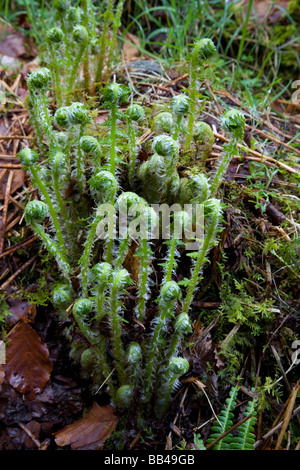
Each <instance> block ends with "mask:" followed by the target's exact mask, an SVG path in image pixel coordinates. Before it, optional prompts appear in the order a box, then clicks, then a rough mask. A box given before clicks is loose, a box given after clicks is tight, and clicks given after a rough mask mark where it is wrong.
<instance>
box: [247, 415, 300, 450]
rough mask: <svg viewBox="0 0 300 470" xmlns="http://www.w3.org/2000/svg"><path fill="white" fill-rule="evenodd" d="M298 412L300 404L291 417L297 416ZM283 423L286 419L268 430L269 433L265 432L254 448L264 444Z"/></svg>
mask: <svg viewBox="0 0 300 470" xmlns="http://www.w3.org/2000/svg"><path fill="white" fill-rule="evenodd" d="M298 413H300V406H298V408H296V409H295V411H294V412H293V413H292V415H291V418H294V417H295V416H297V415H298ZM283 423H284V421H281V422H280V423H279V424H277V425H276V426H275V427H274V428H272V429H271V430H270V431H269V432H267V434H265V435H264V436H263V437H262V438H261V439H260V440H259V441H256V442H255V444H254V448H255V449H256V448H257V447H259V446H260V445H261V444H263V443H264V442H265V441H266V440H267V439H269V438H270V437H272V436H273V435H274V434H275V432H277V431H278V430H279V429H280V428H281V427H282V425H283Z"/></svg>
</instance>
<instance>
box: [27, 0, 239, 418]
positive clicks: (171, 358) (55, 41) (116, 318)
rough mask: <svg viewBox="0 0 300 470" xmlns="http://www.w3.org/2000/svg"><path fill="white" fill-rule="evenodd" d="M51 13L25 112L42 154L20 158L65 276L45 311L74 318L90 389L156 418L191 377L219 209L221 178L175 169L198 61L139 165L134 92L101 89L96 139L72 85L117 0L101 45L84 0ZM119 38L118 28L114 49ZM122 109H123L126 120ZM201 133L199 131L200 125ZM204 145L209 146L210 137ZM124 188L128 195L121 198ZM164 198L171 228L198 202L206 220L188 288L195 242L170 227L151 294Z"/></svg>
mask: <svg viewBox="0 0 300 470" xmlns="http://www.w3.org/2000/svg"><path fill="white" fill-rule="evenodd" d="M123 3H124V2H123V1H121V0H120V1H119V2H118V6H117V23H118V24H119V21H120V15H121V10H122V7H123ZM54 8H55V10H56V16H57V20H58V23H59V25H58V27H57V28H56V29H53V30H51V31H49V33H48V35H47V41H48V46H49V51H50V57H51V63H50V67H49V69H48V68H43V69H41V70H38V71H34V72H32V73H31V75H30V76H29V77H28V86H29V91H30V95H29V106H30V111H31V114H32V118H33V119H32V121H33V124H34V126H35V130H36V135H37V138H38V143H39V150H40V151H39V154H38V153H37V152H35V151H34V150H32V149H29V148H25V149H23V150H22V151H21V153H20V159H21V162H22V163H23V164H24V166H25V167H26V169H27V170H28V171H29V172H30V175H31V177H32V183H33V186H34V187H35V188H36V189H37V191H38V194H39V197H40V199H41V201H29V202H28V204H27V207H26V210H25V219H26V222H27V223H28V224H31V226H32V228H33V230H34V231H35V232H36V233H37V234H38V235H39V237H40V239H41V240H42V242H43V243H44V245H45V247H46V248H47V250H48V251H49V253H50V254H51V255H52V256H53V257H54V258H55V260H56V263H57V266H58V269H59V271H60V272H61V278H60V282H59V284H58V285H55V288H54V289H53V304H54V306H55V307H56V308H57V311H58V315H59V317H60V318H61V319H62V318H65V317H66V315H67V314H69V315H70V318H71V326H70V328H69V330H68V331H66V334H67V336H68V338H69V339H70V340H71V342H72V349H71V354H72V357H74V359H76V360H78V361H80V363H81V365H82V368H83V369H84V370H85V372H86V373H90V374H91V376H92V377H93V378H94V381H95V383H94V384H93V386H94V387H95V389H97V388H99V385H100V384H99V382H100V381H101V383H102V382H103V383H105V385H106V391H107V392H108V393H109V394H110V397H111V402H112V404H113V405H114V406H116V407H120V408H121V409H122V410H126V409H127V410H130V406H131V404H132V400H136V401H137V403H139V406H140V407H142V408H143V411H144V413H147V412H151V411H154V413H156V415H157V416H159V417H162V416H164V415H165V413H167V410H168V405H169V403H170V401H171V399H172V394H173V392H174V391H175V390H176V389H177V388H178V386H179V385H180V382H179V379H180V376H181V375H183V374H185V373H186V372H187V371H188V369H189V363H188V362H187V361H186V359H184V358H182V357H181V355H180V354H181V347H182V342H183V339H184V337H185V335H187V334H189V333H191V330H192V324H191V321H190V318H189V313H190V310H191V304H192V300H193V298H194V295H195V292H196V288H197V285H198V283H199V280H200V276H201V272H202V268H203V265H204V263H205V262H206V258H207V255H208V253H209V250H210V248H211V246H212V245H213V243H214V240H215V237H216V232H217V227H218V225H219V222H220V220H221V213H222V210H221V203H220V201H219V200H218V199H217V198H216V197H215V195H216V194H215V192H214V194H212V191H211V185H212V184H213V185H215V183H216V181H217V182H218V184H219V183H220V182H221V179H222V177H223V173H224V172H223V171H222V172H219V173H217V175H216V176H215V177H214V178H213V183H211V179H210V178H209V177H208V176H206V175H204V174H202V173H199V172H193V171H192V172H190V173H188V174H185V176H181V175H180V174H179V172H178V165H179V161H180V157H181V156H182V155H184V149H183V147H182V142H183V140H184V136H185V135H187V140H189V139H192V138H193V131H194V118H195V110H196V107H195V104H196V102H195V99H196V95H197V93H196V89H195V86H196V75H195V73H196V72H195V70H194V68H193V67H194V66H196V59H195V60H194V61H193V64H192V69H193V70H192V72H191V73H192V75H193V76H192V78H191V83H192V87H191V96H190V97H187V96H186V95H181V96H180V97H179V98H177V99H174V100H173V102H172V103H171V105H170V113H166V114H165V115H164V116H160V118H159V119H158V117H156V118H155V120H154V121H155V122H154V124H152V125H153V127H154V128H155V129H156V131H155V135H154V137H153V139H152V140H151V141H150V149H151V150H150V151H151V153H152V156H151V157H150V158H149V159H148V160H147V161H146V162H145V163H140V162H139V160H138V158H137V150H138V147H137V142H136V140H137V139H136V135H137V134H136V133H137V132H138V130H139V125H140V122H142V121H143V120H144V116H145V113H144V110H143V108H142V107H141V106H140V105H136V104H135V103H133V100H131V103H130V105H129V106H128V98H129V94H130V93H131V90H129V89H128V88H127V87H126V86H124V85H122V84H119V83H117V82H116V81H115V80H113V82H112V83H107V84H106V86H105V87H104V89H103V93H102V95H101V98H102V102H103V105H104V106H105V107H106V108H108V109H109V117H108V119H107V121H106V122H105V123H104V124H103V125H102V137H99V133H98V132H96V131H95V127H94V125H93V121H92V118H91V113H90V111H89V110H88V108H87V106H85V105H84V104H83V103H81V102H79V101H75V96H77V91H76V87H77V85H78V82H77V80H76V77H77V76H78V75H79V73H78V72H79V69H80V68H81V67H83V72H84V82H85V85H86V86H87V87H89V85H90V82H89V78H88V75H89V70H94V71H95V70H96V80H100V79H101V77H102V76H103V74H102V71H103V70H102V69H103V64H104V55H105V39H106V33H107V32H108V27H109V25H110V24H111V22H112V14H113V9H114V2H113V1H112V0H109V1H108V6H107V10H106V13H105V15H104V26H103V32H105V34H104V35H102V36H101V38H100V40H99V41H98V39H97V35H96V29H97V28H96V21H95V18H94V16H93V15H94V11H93V7H92V4H91V2H89V1H88V0H86V1H83V2H82V9H81V8H79V7H71V6H70V5H69V3H68V2H67V0H57V1H56V2H54ZM89 15H91V16H89ZM115 34H116V26H115V28H114V29H113V34H112V38H111V44H110V47H113V44H112V42H113V41H114V37H115ZM103 38H104V39H103ZM97 41H98V42H97ZM204 43H205V44H206V46H207V47H208V48H209V50H207V52H205V57H206V56H207V57H208V55H207V54H208V53H209V55H210V53H212V52H214V48H213V47H212V46H211V44H210V42H209V41H208V40H205V41H204ZM204 43H203V44H204ZM203 44H202V46H203ZM202 46H201V47H202ZM206 46H205V47H206ZM196 49H197V53H196V52H195V54H196V55H197V54H198V53H199V51H200V49H201V48H200V45H199V44H198V43H197V45H196ZM204 49H205V48H204ZM204 49H203V50H202V49H201V50H202V52H201V54H200V55H201V57H202V58H203V57H204V56H203V54H204V52H203V51H204ZM205 50H206V49H205ZM97 51H98V52H97ZM209 51H210V52H209ZM93 54H99V55H98V63H97V64H95V61H94V62H93V61H92V60H91V58H92V57H93ZM198 55H199V54H198ZM198 55H197V57H198ZM195 57H196V56H195ZM51 86H52V91H53V93H54V99H55V100H56V104H57V105H58V107H57V108H56V110H55V112H54V114H52V113H51V111H50V107H49V106H48V105H49V103H48V94H47V92H48V90H49V89H50V88H51ZM76 99H77V98H76ZM60 104H61V106H59V105H60ZM120 106H127V110H126V112H125V113H124V112H123V110H122V112H121V110H120ZM189 113H191V114H190V116H192V121H193V122H192V121H191V119H190V120H189V123H186V122H185V117H186V116H187V115H188V114H189ZM166 118H167V119H166ZM191 122H192V124H193V125H191ZM232 125H234V124H232ZM168 126H169V127H168ZM197 132H198V134H199V133H200V130H199V126H197ZM91 134H94V135H91ZM100 134H101V132H100ZM204 134H205V133H204ZM204 134H202V137H201V138H202V140H205V138H204V137H203V135H204ZM196 140H197V138H196V139H195V141H196ZM207 141H209V144H208V145H211V139H207ZM195 148H197V146H196V145H195ZM120 149H122V150H124V152H120ZM127 150H128V152H127ZM208 151H209V150H208ZM123 153H124V155H123ZM127 153H128V155H127ZM127 178H128V180H129V181H127ZM141 183H142V184H141ZM123 187H126V188H127V187H129V188H130V189H131V190H132V191H129V192H128V191H124V190H123ZM70 188H71V189H70ZM212 196H213V197H212ZM162 202H163V203H165V206H167V207H169V208H170V205H171V204H172V207H173V209H172V210H174V208H175V209H176V211H175V212H177V215H176V214H175V216H174V218H173V222H174V224H177V228H178V226H179V227H180V228H184V227H185V225H186V224H187V223H188V222H189V223H190V224H191V225H195V224H196V225H197V223H198V221H197V218H195V210H194V209H195V207H196V206H197V205H201V204H203V205H204V207H205V217H206V222H205V227H202V228H203V239H202V240H200V241H201V242H202V243H200V244H199V248H198V249H197V250H196V251H195V252H194V253H193V260H192V263H191V264H192V266H191V276H190V279H187V280H186V281H185V287H186V291H185V292H184V289H182V285H181V284H180V285H179V284H178V283H177V282H175V281H174V280H173V279H172V277H173V274H174V269H175V268H176V259H177V258H178V256H179V254H178V252H177V247H180V248H181V249H185V248H186V246H187V245H186V242H187V241H189V238H191V239H192V241H195V240H194V238H195V235H190V237H187V238H188V239H185V240H184V241H182V242H181V237H180V236H179V234H178V230H177V229H176V228H175V225H173V223H172V231H171V238H170V240H169V241H168V243H167V248H168V253H167V257H166V260H165V263H164V266H163V267H162V269H161V271H162V272H161V279H159V286H158V287H159V293H158V295H157V297H156V298H155V297H154V296H153V293H154V290H155V289H153V288H152V286H153V277H152V272H153V270H152V265H153V264H155V263H157V259H156V257H155V250H154V243H156V244H157V243H161V242H162V235H161V228H162V222H161V218H160V217H159V213H158V214H157V212H156V211H155V210H154V207H152V205H151V204H154V205H159V206H160V203H162ZM189 205H191V207H192V211H191V214H188V216H186V212H185V207H186V206H189ZM124 211H125V212H124ZM124 213H125V214H126V218H125V223H124V224H123V223H122V217H123V215H124ZM47 220H48V221H50V226H49V228H47V227H46V223H45V222H46V221H47ZM170 223H171V222H170ZM137 227H139V230H137ZM154 227H157V229H158V233H159V235H158V236H157V237H156V236H154V235H153V229H154ZM157 240H158V241H157ZM197 241H199V240H197ZM133 245H134V246H135V252H134V256H135V257H137V258H138V259H139V262H138V263H137V273H136V276H135V281H136V282H134V281H133V276H131V275H130V273H129V271H128V270H127V269H126V267H125V262H126V259H127V257H130V256H131V257H132V256H133V253H132V251H131V249H132V246H133ZM136 247H137V248H136ZM129 289H133V290H132V292H133V294H134V295H133V296H132V298H133V302H134V305H133V308H132V312H133V313H132V315H133V316H134V322H132V319H131V317H130V316H129V314H128V311H127V308H126V304H125V302H124V298H126V296H128V290H129ZM150 298H151V299H152V300H153V301H155V302H156V304H157V311H156V313H155V315H154V318H149V312H148V300H149V299H150ZM181 299H182V300H181ZM66 311H67V313H66ZM70 312H71V314H70ZM138 328H139V329H138ZM78 332H79V333H80V335H81V336H82V338H83V340H82V341H81V342H79V343H78V342H76V340H75V339H74V338H76V334H74V333H78ZM128 333H130V334H128ZM129 338H130V339H129ZM233 400H234V397H232V402H233ZM225 418H226V417H225V416H224V423H225V424H224V426H225V427H226V426H227V425H229V424H230V414H229V415H228V416H227V418H228V423H227V422H225V421H226V420H225Z"/></svg>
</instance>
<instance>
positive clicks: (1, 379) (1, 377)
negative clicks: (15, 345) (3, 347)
mask: <svg viewBox="0 0 300 470" xmlns="http://www.w3.org/2000/svg"><path fill="white" fill-rule="evenodd" d="M4 377H5V371H4V369H3V367H2V365H1V364H0V385H1V384H3V382H4ZM0 390H1V388H0Z"/></svg>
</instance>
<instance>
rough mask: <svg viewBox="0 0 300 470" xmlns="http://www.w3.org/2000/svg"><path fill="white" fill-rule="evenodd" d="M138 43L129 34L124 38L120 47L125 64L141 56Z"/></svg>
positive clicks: (134, 37) (133, 36)
mask: <svg viewBox="0 0 300 470" xmlns="http://www.w3.org/2000/svg"><path fill="white" fill-rule="evenodd" d="M139 47H140V41H139V38H138V37H137V36H135V35H134V34H131V33H127V34H126V35H125V36H124V42H123V46H122V54H123V57H124V61H125V63H126V64H128V63H129V62H132V61H133V60H135V59H136V58H137V57H139V56H140V55H141V53H140V51H139Z"/></svg>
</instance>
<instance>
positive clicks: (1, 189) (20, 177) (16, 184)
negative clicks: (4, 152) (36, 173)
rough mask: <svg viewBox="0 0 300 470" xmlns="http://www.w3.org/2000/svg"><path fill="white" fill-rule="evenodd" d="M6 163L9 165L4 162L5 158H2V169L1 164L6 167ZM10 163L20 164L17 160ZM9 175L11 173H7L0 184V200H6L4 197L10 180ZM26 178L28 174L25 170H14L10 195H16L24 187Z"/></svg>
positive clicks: (0, 160)
mask: <svg viewBox="0 0 300 470" xmlns="http://www.w3.org/2000/svg"><path fill="white" fill-rule="evenodd" d="M6 163H7V161H6V160H4V159H3V158H0V168H1V164H4V165H5V164H6ZM10 163H12V164H15V163H17V164H18V163H20V162H19V161H17V160H10ZM0 171H1V170H0ZM8 174H9V172H8V171H6V173H5V175H4V176H3V178H2V179H1V182H0V200H1V199H4V197H5V191H6V183H7V180H8ZM25 176H26V173H25V171H24V170H19V169H14V174H13V180H12V184H11V190H10V195H12V194H14V193H15V192H16V191H17V190H18V189H19V188H21V187H22V186H23V185H24V181H25Z"/></svg>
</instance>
